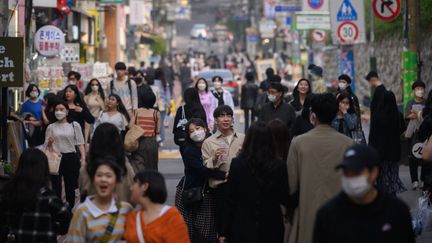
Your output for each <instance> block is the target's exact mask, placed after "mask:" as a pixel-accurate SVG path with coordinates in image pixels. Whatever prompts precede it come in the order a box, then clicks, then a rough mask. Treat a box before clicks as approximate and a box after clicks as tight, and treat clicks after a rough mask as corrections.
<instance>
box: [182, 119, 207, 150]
mask: <svg viewBox="0 0 432 243" xmlns="http://www.w3.org/2000/svg"><path fill="white" fill-rule="evenodd" d="M192 124H194V125H195V126H200V127H202V128H204V129H207V124H206V122H205V121H203V120H202V119H201V118H192V119H190V120H189V121H188V122H187V123H186V125H185V131H186V134H187V136H186V144H188V145H190V144H195V142H194V141H192V139H191V138H190V134H189V127H190V126H191V125H192ZM209 136H210V133H209V132H208V130H207V135H206V138H208V137H209Z"/></svg>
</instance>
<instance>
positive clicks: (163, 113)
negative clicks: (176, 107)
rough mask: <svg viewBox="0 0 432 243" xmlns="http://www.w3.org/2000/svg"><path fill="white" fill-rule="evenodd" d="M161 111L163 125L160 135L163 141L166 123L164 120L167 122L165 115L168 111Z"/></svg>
mask: <svg viewBox="0 0 432 243" xmlns="http://www.w3.org/2000/svg"><path fill="white" fill-rule="evenodd" d="M160 113H161V126H160V131H159V133H160V137H161V139H162V141H164V140H165V125H164V122H165V117H166V111H161V112H160Z"/></svg>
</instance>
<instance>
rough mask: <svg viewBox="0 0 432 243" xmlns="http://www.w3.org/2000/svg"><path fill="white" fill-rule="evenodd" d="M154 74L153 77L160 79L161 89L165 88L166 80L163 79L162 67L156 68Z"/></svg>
mask: <svg viewBox="0 0 432 243" xmlns="http://www.w3.org/2000/svg"><path fill="white" fill-rule="evenodd" d="M154 75H155V79H157V80H160V81H161V83H162V87H163V89H164V90H166V88H167V81H166V79H165V75H164V72H163V70H162V68H156V70H155V73H154Z"/></svg>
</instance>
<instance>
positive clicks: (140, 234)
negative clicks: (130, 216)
mask: <svg viewBox="0 0 432 243" xmlns="http://www.w3.org/2000/svg"><path fill="white" fill-rule="evenodd" d="M136 232H137V235H138V240H139V242H140V243H145V240H144V235H143V232H142V229H141V210H138V212H137V216H136Z"/></svg>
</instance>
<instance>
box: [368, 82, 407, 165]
mask: <svg viewBox="0 0 432 243" xmlns="http://www.w3.org/2000/svg"><path fill="white" fill-rule="evenodd" d="M387 92H390V91H387V90H386V88H385V87H384V85H381V86H378V87H377V88H376V90H375V93H374V96H373V98H372V102H371V122H370V132H369V145H370V146H372V147H374V148H375V149H376V150H377V151H378V152H379V154H380V157H381V161H387V162H398V161H399V160H400V135H401V134H402V132H403V131H402V130H403V128H402V126H401V124H402V122H403V117H401V116H400V115H399V114H398V117H399V118H396V117H390V115H389V114H387V113H386V112H383V111H382V107H383V104H384V96H385V95H386V93H387ZM394 109H395V110H397V107H395V108H394Z"/></svg>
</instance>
